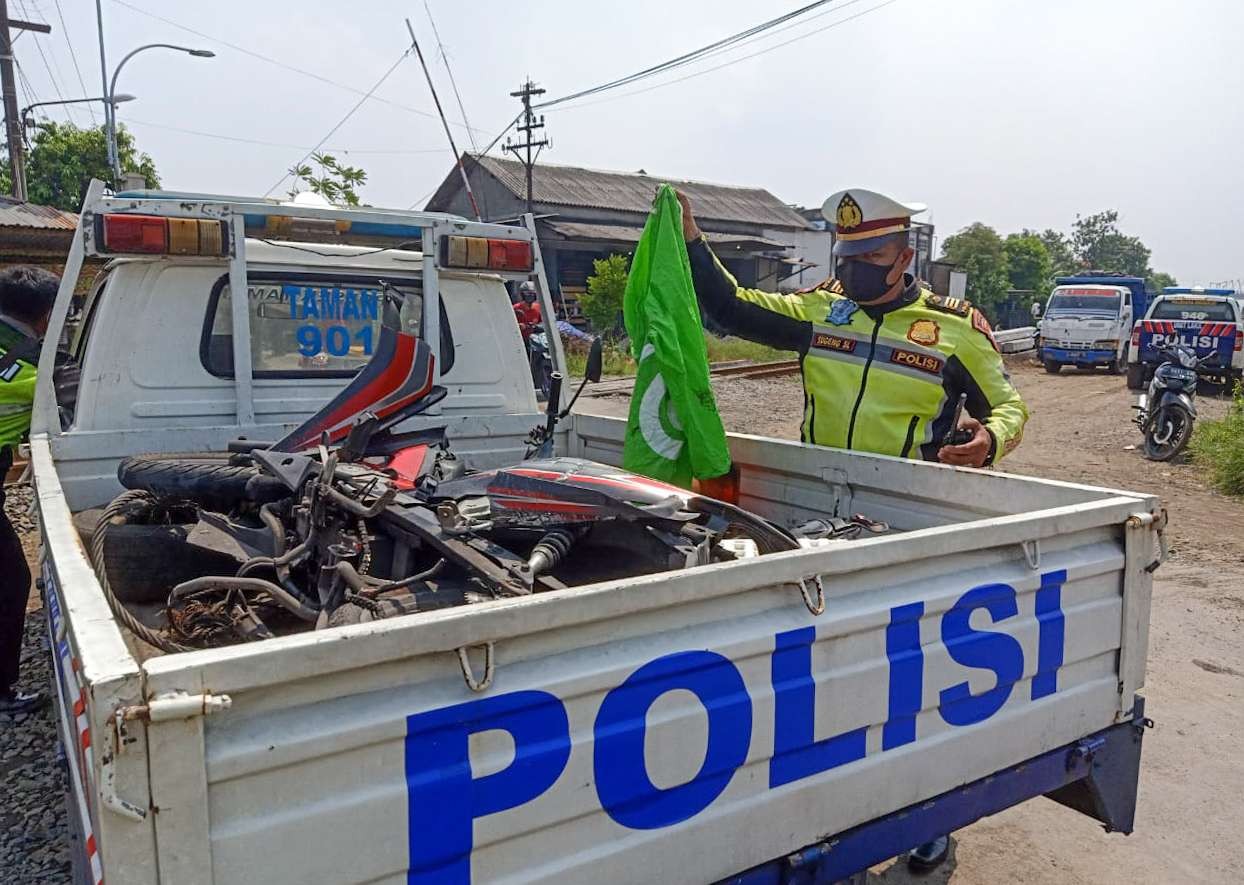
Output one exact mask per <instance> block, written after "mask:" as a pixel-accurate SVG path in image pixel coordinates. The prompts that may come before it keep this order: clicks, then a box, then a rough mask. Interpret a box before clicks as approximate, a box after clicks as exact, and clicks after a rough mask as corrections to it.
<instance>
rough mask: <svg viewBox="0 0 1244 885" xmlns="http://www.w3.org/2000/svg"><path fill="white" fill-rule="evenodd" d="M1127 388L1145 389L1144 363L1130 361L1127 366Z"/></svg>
mask: <svg viewBox="0 0 1244 885" xmlns="http://www.w3.org/2000/svg"><path fill="white" fill-rule="evenodd" d="M1127 389H1128V390H1144V389H1145V366H1144V363H1132V364H1130V365H1129V366H1128V367H1127Z"/></svg>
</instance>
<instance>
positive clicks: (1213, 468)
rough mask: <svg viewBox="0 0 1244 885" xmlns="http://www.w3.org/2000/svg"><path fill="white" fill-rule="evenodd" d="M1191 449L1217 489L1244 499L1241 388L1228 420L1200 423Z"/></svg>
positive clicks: (1243, 399)
mask: <svg viewBox="0 0 1244 885" xmlns="http://www.w3.org/2000/svg"><path fill="white" fill-rule="evenodd" d="M1190 447H1191V450H1192V458H1193V460H1194V461H1195V462H1196V463H1198V464H1203V465H1205V466H1206V467H1207V468H1208V469H1209V480H1210V482H1211V483H1212V484H1213V485H1214V487H1215V488H1217V489H1218V490H1219V491H1220V492H1225V493H1226V494H1228V495H1244V389H1241V386H1240V385H1239V384H1236V386H1235V395H1234V396H1233V398H1232V403H1231V409H1230V411H1228V412H1227V415H1226V417H1225V418H1219V419H1217V420H1215V421H1201V422H1200V423H1198V424H1197V426H1196V430H1195V432H1194V433H1193V435H1192V442H1191V444H1190Z"/></svg>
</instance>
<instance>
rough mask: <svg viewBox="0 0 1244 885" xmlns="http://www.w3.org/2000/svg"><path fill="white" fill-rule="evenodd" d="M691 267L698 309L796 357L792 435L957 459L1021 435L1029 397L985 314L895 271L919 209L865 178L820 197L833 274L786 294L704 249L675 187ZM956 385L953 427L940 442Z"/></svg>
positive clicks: (987, 460)
mask: <svg viewBox="0 0 1244 885" xmlns="http://www.w3.org/2000/svg"><path fill="white" fill-rule="evenodd" d="M679 201H680V202H681V203H682V207H683V233H684V235H685V237H686V239H687V254H688V257H689V259H690V261H691V273H692V279H693V282H694V284H695V291H696V296H697V298H698V299H699V301H700V306H701V307H702V308H703V309H704V312H705V313H706V314H707V316H708V318H709V319H710V320H711V321H712V322H714V323H715V324H716V325H718V326H720V327H721V328H723V329H725V330H726V331H727V332H729V333H730V334H733V335H738V336H739V337H741V338H747V339H748V340H751V341H758V342H760V343H762V344H768V345H770V346H772V347H777V348H781V349H783V350H793V351H795V352H797V353H798V354H799V357H800V360H801V362H802V370H803V371H802V374H803V389H804V414H803V422H802V425H801V428H800V436H801V439H802V440H803V442H806V443H811V444H814V445H823V446H834V447H836V448H843V449H857V450H860V451H865V452H875V453H878V454H882V455H896V456H898V457H901V458H916V459H923V460H926V461H941V462H943V463H945V464H954V465H959V466H963V467H984V466H987V465H990V464H993V463H994V462H995V461H997V460H998V459H1000V458H1002V457H1003V456H1004V455H1006V454H1007V453H1008V452H1010V451H1011V450H1013V449H1014V448H1015V447H1016V446H1017V445H1019V442H1020V440H1021V439H1022V437H1023V430H1024V423H1025V422H1026V421H1027V420H1028V410H1027V408H1026V407H1025V406H1024V402H1023V400H1022V399H1020V396H1019V394H1018V393H1017V392H1016V390H1015V388H1014V387H1013V386H1012V384H1011V381H1010V378H1009V376H1008V375H1007V372H1006V369H1005V367H1004V366H1003V363H1002V356H1001V354H1000V353H999V352H998V347H997V344H996V343H995V342H994V339H993V332H992V331H991V329H990V327H989V322H988V320H986V319H985V317H984V315H983V314H982V313H981V312H980V310H978V309H977V308H975V307H973V306H972V305H971V304H970V303H969V302H967V301H966V300H963V299H958V298H947V297H943V296H940V295H935V294H933V293H932V292H931V291H929V290H928V289H927V288H925V286H924V285H923V284H922V283H921V282H920V281H919V280H917V279H916V278H915V277H914V276H913V275H912V274H910V273H908V272H907V266H908V265H909V264H910V263H911V259H912V257H913V255H914V254H915V253H914V251H913V250H912V248H911V246H910V245H909V234H910V230H911V216H912V215H915V214H917V213H919V212H922V211H924V207H923V206H920V205H908V204H904V203H900V202H898V201H896V200H892V199H890V198H889V197H886V196H883V195H882V194H879V193H876V192H874V191H869V190H863V189H852V190H849V191H840V192H838V193H836V194H834V195H833V196H831V197H830V198H829V199H828V200H826V201H825V205H824V206H823V207H822V210H821V211H822V213H823V214H824V216H825V218H826V219H827V220H828V221H829V222H830V223H831V224H832V225H833V230H834V233H835V245H834V259H835V268H834V274H833V275H832V276H831V277H830V278H829V279H827V280H826V281H825V282H823V283H821V284H820V285H818V286H814V287H812V288H810V289H805V290H802V291H800V292H796V293H794V294H790V295H783V294H776V293H771V292H762V291H760V290H757V289H747V288H743V287H741V286H739V285H738V283H737V282H735V279H734V277H732V276H731V275H730V273H729V272H728V271H726V269H725V268H724V267H723V266H722V264H721V262H720V261H718V260H717V258H716V256H714V255H713V252H712V250H711V249H710V248H709V246H708V242H707V241H706V240H705V239H704V236H703V234H702V233H701V231H700V228H699V225H698V224H697V223H696V220H695V216H694V214H693V211H692V206H691V203H690V201H689V200H688V199H687V197H686V195H685V194H679ZM960 394H967V399H966V403H965V406H966V408H965V409H964V410H963V415H964V417H963V418H962V420H961V421H960V423H959V426H958V428H957V429H961V430H962V431H964V435H965V436H968V437H969V438H968V439H967V440H966V441H964V442H959V443H957V444H954V445H946V444H944V440H945V439H946V438H947V433H948V431H950V430H952V429H956V428H951V426H950V424H951V422H952V420H953V416H954V414H955V411H956V406H957V405H958V402H959V398H960Z"/></svg>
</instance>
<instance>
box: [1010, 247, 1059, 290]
mask: <svg viewBox="0 0 1244 885" xmlns="http://www.w3.org/2000/svg"><path fill="white" fill-rule="evenodd" d="M1003 251H1005V253H1006V267H1007V275H1008V276H1009V277H1010V280H1011V288H1012V289H1029V290H1032V291H1034V292H1037V293H1041V292H1042V290H1044V289H1045V288H1046V287H1047V286H1048V285H1049V283H1050V253H1049V252H1048V251H1047V250H1046V248H1045V243H1043V242H1041V238H1040V237H1039V236H1037V235H1036V234H1031V233H1024V234H1011V235H1010V236H1008V237H1007V238H1006V240H1005V241H1004V242H1003Z"/></svg>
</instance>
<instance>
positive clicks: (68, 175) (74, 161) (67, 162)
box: [0, 122, 160, 212]
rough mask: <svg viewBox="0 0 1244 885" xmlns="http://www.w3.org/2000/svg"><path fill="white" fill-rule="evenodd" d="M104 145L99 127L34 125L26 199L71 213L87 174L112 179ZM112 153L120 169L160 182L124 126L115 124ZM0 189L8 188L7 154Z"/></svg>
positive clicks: (151, 182)
mask: <svg viewBox="0 0 1244 885" xmlns="http://www.w3.org/2000/svg"><path fill="white" fill-rule="evenodd" d="M107 144H108V137H107V135H106V133H105V132H104V128H103V127H102V126H100V127H98V128H93V129H79V128H78V127H77V126H74V125H73V124H72V123H54V122H49V123H42V124H40V125H39V129H38V131H37V132H36V133H35V137H34V142H33V144H32V145H31V148H30V153H29V154H28V155H27V157H26V192H27V198H28V199H29V200H30V202H32V203H38V204H41V205H44V206H55V207H56V208H57V209H65V210H67V211H69V212H77V211H78V210H79V209H81V208H82V199H83V197H85V196H86V188H87V185H89V184H90V183H91V179H92V178H98V179H101V180H102V181H112V168H111V167H110V166H109V165H108V148H107ZM117 152H118V153H119V154H120V155H121V171H122V172H137V173H139V174H141V175H142V176H143V178H145V179H146V180H147V186H148V187H151V188H158V187H159V186H160V176H159V175H158V174H157V173H156V168H155V162H154V161H153V160H152V159H151V157H149V156H148V155H147V154H144V153H140V152H139V151H138V149H137V147H136V146H135V144H134V136H133V135H132V134H131V133H130V132H129V130H128V129H126V128H125V127H124V126H118V127H117ZM0 189H2V190H3V192H4V193H11V192H12V187H11V182H10V180H9V165H8V156H7V152H6V154H5V156H4V159H3V167H2V168H0Z"/></svg>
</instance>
